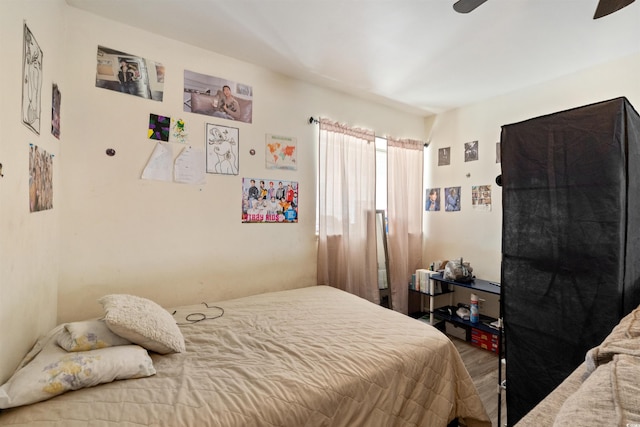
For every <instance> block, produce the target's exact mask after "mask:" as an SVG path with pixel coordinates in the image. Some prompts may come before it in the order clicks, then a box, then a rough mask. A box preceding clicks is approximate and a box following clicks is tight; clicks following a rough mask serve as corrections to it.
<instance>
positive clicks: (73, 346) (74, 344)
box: [58, 320, 131, 351]
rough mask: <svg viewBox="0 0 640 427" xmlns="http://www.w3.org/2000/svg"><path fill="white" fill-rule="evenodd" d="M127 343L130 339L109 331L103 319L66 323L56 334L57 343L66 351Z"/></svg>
mask: <svg viewBox="0 0 640 427" xmlns="http://www.w3.org/2000/svg"><path fill="white" fill-rule="evenodd" d="M127 344H131V341H129V340H126V339H124V338H122V337H121V336H119V335H116V334H114V333H113V332H111V330H110V329H109V328H108V327H107V325H106V324H105V323H104V320H87V321H84V322H73V323H66V324H65V325H64V327H63V328H62V332H61V333H60V334H59V335H58V345H59V346H60V347H62V348H64V349H65V350H67V351H89V350H97V349H99V348H106V347H113V346H116V345H127Z"/></svg>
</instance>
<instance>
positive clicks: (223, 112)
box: [183, 70, 253, 123]
mask: <svg viewBox="0 0 640 427" xmlns="http://www.w3.org/2000/svg"><path fill="white" fill-rule="evenodd" d="M183 101H184V102H183V105H184V107H183V110H184V111H187V112H189V113H196V114H204V115H206V116H212V117H218V118H221V119H227V120H235V121H239V122H244V123H251V121H252V120H253V88H252V87H251V86H249V85H246V84H242V83H236V82H234V81H232V80H227V79H223V78H221V77H214V76H208V75H206V74H200V73H196V72H193V71H189V70H184V98H183Z"/></svg>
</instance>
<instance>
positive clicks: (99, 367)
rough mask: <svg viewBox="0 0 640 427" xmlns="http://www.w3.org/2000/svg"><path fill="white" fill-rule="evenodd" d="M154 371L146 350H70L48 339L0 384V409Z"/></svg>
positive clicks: (120, 347)
mask: <svg viewBox="0 0 640 427" xmlns="http://www.w3.org/2000/svg"><path fill="white" fill-rule="evenodd" d="M155 373H156V370H155V368H154V367H153V362H152V360H151V358H150V357H149V354H148V353H147V350H145V349H144V348H142V347H140V346H138V345H121V346H117V347H107V348H102V349H98V350H90V351H78V352H73V353H69V352H67V351H65V350H64V349H62V348H61V347H60V346H58V344H57V340H56V339H50V340H49V342H48V343H46V344H45V345H44V347H43V348H42V351H40V352H39V353H38V354H37V355H36V356H35V357H33V358H32V359H31V361H29V362H28V363H27V364H25V365H23V366H22V367H21V368H19V369H18V370H17V371H16V372H15V373H14V374H13V376H12V377H11V378H9V381H7V382H6V383H5V384H3V385H2V387H0V409H6V408H12V407H15V406H21V405H28V404H31V403H35V402H40V401H43V400H47V399H50V398H52V397H54V396H57V395H59V394H62V393H64V392H67V391H70V390H78V389H81V388H84V387H92V386H95V385H98V384H102V383H107V382H111V381H114V380H122V379H128V378H142V377H148V376H150V375H154V374H155Z"/></svg>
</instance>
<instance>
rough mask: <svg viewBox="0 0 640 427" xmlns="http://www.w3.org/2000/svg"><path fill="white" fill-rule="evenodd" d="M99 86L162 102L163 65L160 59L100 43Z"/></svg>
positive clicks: (97, 84) (97, 81)
mask: <svg viewBox="0 0 640 427" xmlns="http://www.w3.org/2000/svg"><path fill="white" fill-rule="evenodd" d="M96 87H99V88H103V89H108V90H113V91H116V92H121V93H124V94H127V95H133V96H139V97H141V98H146V99H153V100H154V101H162V98H163V97H164V65H162V64H161V63H159V62H156V61H152V60H149V59H145V58H141V57H139V56H135V55H131V54H129V53H125V52H120V51H118V50H114V49H109V48H108V47H104V46H98V56H97V67H96Z"/></svg>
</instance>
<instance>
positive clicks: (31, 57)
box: [22, 22, 43, 135]
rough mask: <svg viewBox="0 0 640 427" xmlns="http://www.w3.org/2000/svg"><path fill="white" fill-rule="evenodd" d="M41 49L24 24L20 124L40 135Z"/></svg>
mask: <svg viewBox="0 0 640 427" xmlns="http://www.w3.org/2000/svg"><path fill="white" fill-rule="evenodd" d="M42 55H43V53H42V49H40V45H39V44H38V42H37V41H36V39H35V37H34V36H33V34H32V33H31V30H29V27H27V23H26V22H25V23H24V39H23V52H22V123H24V124H25V125H26V126H27V127H28V128H29V129H31V130H32V131H34V132H35V133H36V134H37V135H40V113H41V111H40V98H41V91H42Z"/></svg>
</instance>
